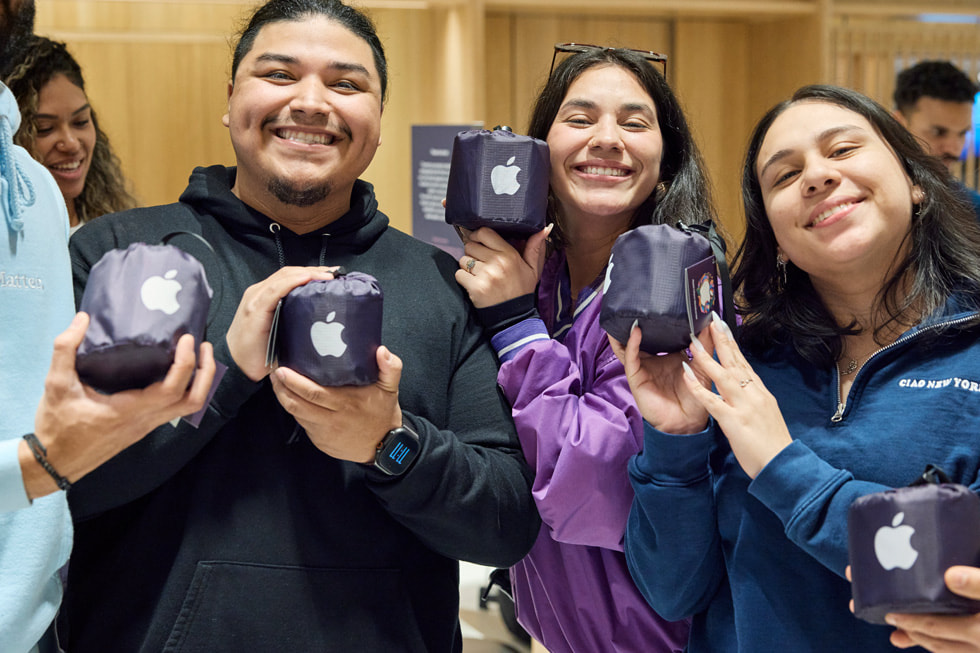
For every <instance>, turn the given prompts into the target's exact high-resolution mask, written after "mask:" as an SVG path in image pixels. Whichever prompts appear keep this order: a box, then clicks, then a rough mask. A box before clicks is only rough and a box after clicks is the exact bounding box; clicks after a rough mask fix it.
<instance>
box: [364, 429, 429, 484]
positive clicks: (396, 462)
mask: <svg viewBox="0 0 980 653" xmlns="http://www.w3.org/2000/svg"><path fill="white" fill-rule="evenodd" d="M418 453H419V441H418V438H417V437H414V436H413V435H412V434H411V433H409V432H408V431H407V430H406V429H405V428H404V427H403V428H399V429H395V430H394V431H392V432H391V433H389V434H388V437H386V438H385V442H384V446H383V447H382V448H381V451H379V452H378V455H377V457H376V458H375V460H374V464H375V465H377V466H378V467H379V468H380V469H381V470H382V471H384V472H387V473H389V474H391V475H392V476H398V475H399V474H404V473H405V471H406V470H407V469H408V468H409V467H410V466H411V464H412V461H414V460H415V457H416V456H417V455H418Z"/></svg>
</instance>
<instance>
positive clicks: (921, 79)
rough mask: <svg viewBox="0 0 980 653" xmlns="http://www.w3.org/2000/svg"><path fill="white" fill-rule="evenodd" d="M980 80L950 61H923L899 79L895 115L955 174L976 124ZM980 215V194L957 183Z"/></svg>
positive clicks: (896, 82)
mask: <svg viewBox="0 0 980 653" xmlns="http://www.w3.org/2000/svg"><path fill="white" fill-rule="evenodd" d="M978 90H980V89H978V87H977V84H976V83H975V82H974V81H973V80H971V79H970V78H969V77H967V75H966V74H965V73H964V72H963V71H962V70H960V69H959V68H957V67H956V66H954V65H953V64H951V63H949V62H948V61H921V62H919V63H917V64H916V65H914V66H912V67H911V68H907V69H905V70H903V71H902V72H901V73H899V75H898V78H897V79H896V80H895V94H894V99H895V112H894V113H895V117H896V118H897V119H898V121H899V122H900V123H902V124H903V125H905V128H906V129H908V130H909V131H910V132H912V134H913V135H914V136H916V137H917V138H919V140H921V141H922V142H923V144H924V146H925V147H926V149H927V150H929V151H931V152H932V153H933V154H934V155H935V156H937V157H939V158H940V159H942V161H943V163H945V164H946V167H947V168H949V171H950V173H951V174H952V172H953V168H954V166H955V165H956V164H957V162H959V160H960V155H961V154H962V153H963V146H964V144H965V143H966V136H967V134H968V133H969V132H970V130H971V129H972V128H973V100H974V97H975V96H976V94H977V91H978ZM955 185H956V187H958V188H959V189H960V190H961V191H962V192H963V194H964V196H965V197H967V198H968V199H969V200H970V202H971V203H972V204H973V210H974V212H975V213H976V214H977V218H978V219H980V194H978V193H977V192H976V191H974V190H972V189H970V188H967V187H966V186H964V185H963V184H962V183H961V182H959V181H957V182H956V183H955Z"/></svg>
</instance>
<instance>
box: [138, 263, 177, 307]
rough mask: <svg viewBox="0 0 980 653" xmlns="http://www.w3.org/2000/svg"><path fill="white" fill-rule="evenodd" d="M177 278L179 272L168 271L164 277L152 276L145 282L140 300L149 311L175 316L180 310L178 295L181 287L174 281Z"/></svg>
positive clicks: (141, 289)
mask: <svg viewBox="0 0 980 653" xmlns="http://www.w3.org/2000/svg"><path fill="white" fill-rule="evenodd" d="M176 276H177V270H168V271H167V273H166V274H165V275H164V276H163V277H161V276H159V275H157V276H152V277H150V278H149V279H147V280H146V281H144V282H143V286H142V287H141V288H140V299H141V300H142V301H143V306H146V308H147V310H151V311H163V312H164V313H166V314H167V315H173V314H174V313H176V312H177V311H178V310H180V304H179V303H178V302H177V293H179V292H180V289H181V285H180V282H179V281H177V280H176V279H174V277H176ZM164 277H166V278H164Z"/></svg>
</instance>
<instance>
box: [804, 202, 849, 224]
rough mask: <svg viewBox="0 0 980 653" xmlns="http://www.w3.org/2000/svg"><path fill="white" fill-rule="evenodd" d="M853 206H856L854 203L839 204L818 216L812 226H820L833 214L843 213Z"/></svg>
mask: <svg viewBox="0 0 980 653" xmlns="http://www.w3.org/2000/svg"><path fill="white" fill-rule="evenodd" d="M852 204H854V202H844V203H843V204H838V205H837V206H834V207H832V208H829V209H827V210H826V211H824V212H823V213H821V214H820V215H818V216H817V219H816V220H814V221H813V225H811V226H814V225H818V224H820V223H821V222H823V221H824V220H826V219H827V218H829V217H830V216H832V215H833V214H835V213H837V212H838V211H842V210H844V209H846V208H847V207H849V206H851V205H852Z"/></svg>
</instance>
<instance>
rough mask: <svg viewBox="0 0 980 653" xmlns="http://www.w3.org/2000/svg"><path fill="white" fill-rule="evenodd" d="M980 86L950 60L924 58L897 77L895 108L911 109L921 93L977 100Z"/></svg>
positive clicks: (939, 98)
mask: <svg viewBox="0 0 980 653" xmlns="http://www.w3.org/2000/svg"><path fill="white" fill-rule="evenodd" d="M978 91H980V87H978V86H977V84H976V82H974V81H973V80H971V79H970V78H969V77H967V75H966V73H964V72H963V71H962V70H960V69H959V68H957V67H956V66H954V65H953V64H951V63H950V62H948V61H920V62H919V63H917V64H915V65H914V66H912V67H911V68H906V69H905V70H903V71H902V72H900V73H899V74H898V77H896V78H895V93H894V95H893V98H894V100H895V108H896V109H898V110H899V111H901V112H902V113H908V112H909V111H910V110H911V109H912V108H913V107H914V106H915V103H916V102H918V101H919V98H921V97H931V98H936V99H937V100H943V101H944V102H973V98H974V97H975V96H976V94H977V92H978Z"/></svg>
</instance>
